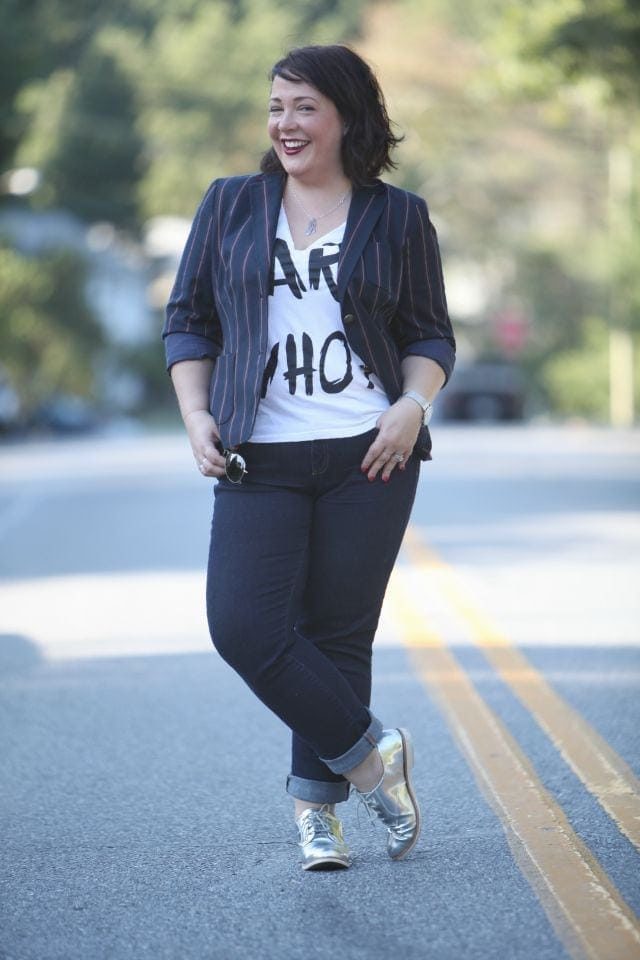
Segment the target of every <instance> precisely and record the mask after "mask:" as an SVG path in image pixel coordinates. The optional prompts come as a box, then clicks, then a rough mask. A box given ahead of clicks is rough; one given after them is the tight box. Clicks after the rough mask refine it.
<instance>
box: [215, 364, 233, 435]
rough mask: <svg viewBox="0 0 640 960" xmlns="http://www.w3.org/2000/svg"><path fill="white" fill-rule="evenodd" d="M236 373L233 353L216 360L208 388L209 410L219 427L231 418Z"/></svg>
mask: <svg viewBox="0 0 640 960" xmlns="http://www.w3.org/2000/svg"><path fill="white" fill-rule="evenodd" d="M235 372H236V355H235V353H223V354H221V355H220V356H219V357H218V359H217V360H216V365H215V367H214V368H213V374H212V375H211V386H210V388H209V410H210V411H211V415H212V416H213V418H214V420H215V421H216V423H217V424H218V426H220V424H221V423H226V422H227V420H229V419H230V418H231V414H232V413H233V395H234V384H235Z"/></svg>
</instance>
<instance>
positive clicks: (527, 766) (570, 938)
mask: <svg viewBox="0 0 640 960" xmlns="http://www.w3.org/2000/svg"><path fill="white" fill-rule="evenodd" d="M404 551H405V552H406V553H407V554H408V557H409V559H410V561H411V566H412V571H413V572H414V573H415V572H416V571H417V572H418V573H419V574H422V573H424V574H425V575H428V576H429V577H430V578H432V580H435V585H436V587H437V589H438V591H439V593H440V594H441V595H442V596H443V597H444V598H445V599H446V600H447V602H448V604H449V605H450V606H451V607H453V609H454V611H455V612H456V613H457V614H458V615H459V616H460V617H461V619H462V620H463V621H464V622H465V624H466V626H467V627H468V628H469V630H470V633H471V635H472V637H473V639H474V641H475V643H476V644H477V645H478V646H479V647H480V648H481V650H482V652H483V653H484V655H485V657H486V658H487V659H488V661H489V662H490V663H491V664H492V666H493V667H494V668H495V670H496V672H497V673H498V675H499V676H500V677H502V679H503V680H504V681H505V682H506V683H507V684H508V685H509V687H510V688H511V689H512V690H513V691H514V692H515V694H516V695H517V696H518V697H519V698H520V700H521V701H522V703H523V704H524V705H525V706H526V708H527V709H528V710H529V712H530V713H531V714H532V716H533V717H534V718H535V719H536V720H537V722H538V723H539V725H540V726H541V727H542V729H543V730H544V731H545V733H546V734H547V735H548V736H549V737H550V739H551V740H552V742H553V743H554V744H555V746H556V747H557V749H558V750H559V751H560V753H561V755H562V756H563V758H564V760H565V761H566V762H567V763H568V764H569V766H570V767H571V769H572V770H573V771H574V772H575V773H576V774H577V775H578V776H579V777H580V779H581V780H582V782H583V783H584V784H585V786H586V787H587V789H588V790H589V791H590V792H591V793H592V794H593V795H594V796H595V797H596V799H597V800H598V802H599V803H600V804H601V805H602V806H603V808H604V809H605V810H606V811H607V813H608V814H609V815H610V816H611V817H612V819H613V820H614V821H615V823H616V824H617V826H618V827H619V829H620V830H621V831H622V832H623V833H624V834H625V835H626V836H627V837H628V839H629V840H631V842H632V843H634V844H635V845H636V847H639V848H640V790H639V784H638V780H637V778H636V777H635V776H634V774H633V772H632V771H631V770H630V769H629V767H628V766H627V764H625V762H624V761H623V760H622V759H621V758H620V757H619V756H618V755H617V754H616V753H615V752H614V751H613V750H612V749H611V748H610V747H609V745H608V744H607V743H606V742H605V741H604V740H603V739H602V738H601V737H600V736H599V734H597V733H596V731H595V730H593V729H592V728H591V727H590V726H589V724H587V723H586V721H585V720H584V719H583V718H582V717H581V716H580V714H578V713H577V712H576V711H575V710H573V709H572V708H571V707H570V706H569V705H568V704H567V703H566V702H565V701H564V700H563V699H562V698H561V697H560V696H559V695H558V694H557V693H556V692H555V691H554V690H553V689H552V688H551V687H550V686H549V684H548V683H547V682H546V680H545V679H544V677H543V676H542V675H541V674H540V673H539V672H538V671H537V670H536V669H535V668H534V667H533V665H532V664H531V663H530V662H529V661H528V660H527V658H526V657H525V656H524V655H523V654H522V653H521V652H520V651H518V650H517V649H515V648H514V647H513V646H512V645H511V643H510V642H509V640H508V639H507V638H506V637H505V636H504V635H502V634H501V633H500V632H499V631H497V630H496V629H495V627H494V626H493V625H492V624H491V622H490V621H489V619H488V618H487V617H486V616H485V615H484V613H483V612H482V611H480V610H479V609H478V608H477V607H476V606H474V604H473V603H472V602H471V601H470V600H469V598H468V597H467V595H466V593H465V592H464V590H463V589H462V587H461V586H460V584H459V582H458V580H457V577H456V575H455V573H454V572H453V570H452V569H451V568H450V567H449V566H447V565H446V564H445V563H443V561H442V560H440V559H439V558H438V557H437V556H436V555H435V554H434V553H433V551H432V550H430V549H428V548H427V547H426V546H425V544H424V543H423V542H422V540H421V539H420V537H419V536H418V534H417V533H416V531H415V529H413V528H411V529H410V530H409V531H408V532H407V536H406V537H405V543H404ZM388 602H389V604H390V606H391V607H392V612H393V615H394V617H395V619H396V622H398V623H399V624H400V626H401V632H402V637H403V640H404V642H405V644H406V645H407V647H408V648H409V650H410V653H411V656H412V658H413V661H414V663H415V665H416V667H417V670H418V673H419V675H420V677H421V679H422V680H423V682H424V683H425V684H426V686H427V687H428V689H429V690H430V692H431V694H432V695H433V696H434V698H435V700H436V701H437V702H438V704H439V705H440V708H441V709H442V711H443V713H444V715H445V717H446V719H447V721H448V723H449V726H450V728H451V729H452V731H453V734H454V736H455V738H456V740H457V742H458V744H459V746H460V748H461V750H462V753H463V754H464V756H465V757H466V759H467V762H468V763H469V765H470V767H471V769H472V770H473V772H474V774H475V776H476V779H477V781H478V783H479V785H480V787H481V789H482V791H483V793H484V795H485V796H486V798H487V799H488V801H489V803H490V804H491V806H492V807H493V809H494V810H495V812H496V813H497V815H498V816H499V818H500V820H501V821H502V824H503V827H504V829H505V833H506V836H507V840H508V842H509V845H510V848H511V851H512V853H513V855H514V857H515V859H516V861H517V863H518V865H519V866H520V869H521V870H522V871H523V873H524V874H525V876H526V877H527V879H528V880H529V882H530V884H531V885H532V887H533V889H534V890H535V892H536V894H537V895H538V897H539V899H540V901H541V903H542V905H543V907H544V909H545V911H546V913H547V916H548V917H549V919H550V921H551V923H552V924H553V927H554V929H555V930H556V933H557V935H558V936H559V938H560V939H561V941H562V942H563V944H564V946H565V948H566V949H567V951H568V952H569V953H570V955H571V956H572V957H574V958H576V960H584V958H585V957H588V958H591V960H636V958H640V925H639V924H638V920H637V918H636V917H635V914H634V913H633V911H632V910H631V909H630V908H629V906H628V905H627V904H626V903H625V901H624V899H623V898H622V896H621V895H620V893H619V891H618V890H617V889H616V887H615V886H614V884H613V883H612V882H611V880H610V879H609V877H608V876H607V874H606V873H605V871H604V870H603V869H602V867H601V866H600V864H599V863H598V861H597V859H596V858H595V857H594V856H593V854H592V853H591V852H590V850H589V849H588V848H587V846H586V845H585V844H584V843H583V842H582V840H580V838H579V837H578V836H577V835H576V834H575V832H574V831H573V829H572V827H571V825H570V824H569V822H568V820H567V818H566V816H565V815H564V813H563V811H562V809H561V807H560V806H559V804H558V803H557V802H556V801H555V799H554V798H553V797H552V796H551V794H550V793H549V792H548V791H547V790H546V788H545V787H544V785H543V784H542V782H541V781H540V779H539V777H538V775H537V773H536V771H535V769H534V768H533V766H532V764H531V763H530V762H529V760H528V759H527V757H526V756H525V754H524V753H523V752H522V750H521V749H520V747H519V746H518V744H517V743H516V741H515V740H514V738H513V737H512V736H511V734H510V733H509V731H508V730H507V728H506V727H505V726H504V724H503V723H502V722H501V721H500V720H499V719H498V717H497V716H496V715H495V714H494V712H493V711H492V710H491V709H490V708H489V706H488V705H487V704H486V703H485V701H484V700H483V699H482V697H481V696H480V695H479V693H478V692H477V690H476V688H475V687H474V686H473V684H472V682H471V680H470V679H469V677H468V676H467V674H466V673H465V671H464V670H463V669H462V667H461V666H460V664H459V663H458V661H457V660H456V658H455V657H454V656H453V654H452V653H451V652H450V650H449V649H448V648H447V647H446V645H445V643H444V641H443V639H442V638H441V637H440V636H439V635H438V634H437V633H436V632H435V631H433V630H432V629H431V628H430V626H429V624H428V622H427V621H426V619H425V615H424V612H423V611H422V610H421V608H420V605H419V604H418V602H417V601H416V592H415V590H411V589H409V588H408V587H407V585H406V581H404V580H403V577H402V576H401V575H398V576H396V577H395V578H394V581H393V588H392V590H391V591H390V592H389V595H388Z"/></svg>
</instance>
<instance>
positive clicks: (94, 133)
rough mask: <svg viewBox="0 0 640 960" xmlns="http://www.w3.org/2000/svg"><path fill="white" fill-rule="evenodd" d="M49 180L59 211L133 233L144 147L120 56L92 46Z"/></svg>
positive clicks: (65, 118)
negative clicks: (63, 208) (111, 223)
mask: <svg viewBox="0 0 640 960" xmlns="http://www.w3.org/2000/svg"><path fill="white" fill-rule="evenodd" d="M56 134H57V136H56V141H55V144H54V146H53V149H52V152H51V155H50V157H49V159H48V162H47V163H46V164H45V169H44V177H45V180H46V181H48V183H49V184H50V186H51V188H52V190H53V194H54V200H55V202H56V204H57V205H59V206H63V207H67V208H68V209H70V210H72V211H73V212H74V213H76V214H77V215H78V216H79V217H81V218H82V219H84V220H88V221H93V220H108V221H112V222H113V223H115V224H117V225H118V226H122V227H130V228H131V227H133V226H135V224H136V223H137V219H138V200H137V191H138V184H139V182H140V180H141V178H142V177H143V175H144V142H143V139H142V137H141V135H140V134H139V133H138V131H137V107H136V102H135V95H134V91H133V86H132V83H131V81H130V80H129V78H128V77H127V76H126V74H125V72H124V71H123V69H122V66H121V64H120V63H119V61H118V59H117V57H116V56H115V55H114V53H113V52H112V51H111V50H109V49H105V48H104V45H102V44H101V43H100V42H99V41H96V42H94V43H92V44H91V45H90V46H89V47H88V48H87V50H86V51H85V53H84V54H83V57H82V60H81V62H80V64H79V66H78V70H77V72H76V75H75V79H74V82H73V84H72V86H71V90H70V92H69V96H68V102H67V105H66V109H65V111H64V113H63V115H62V117H61V118H60V124H59V127H58V129H57V131H56Z"/></svg>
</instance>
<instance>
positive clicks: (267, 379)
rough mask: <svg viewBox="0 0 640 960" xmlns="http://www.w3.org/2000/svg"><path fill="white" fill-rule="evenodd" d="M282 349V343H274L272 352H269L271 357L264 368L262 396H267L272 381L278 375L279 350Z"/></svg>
mask: <svg viewBox="0 0 640 960" xmlns="http://www.w3.org/2000/svg"><path fill="white" fill-rule="evenodd" d="M279 350H280V344H279V343H274V345H273V346H272V348H271V353H270V354H269V359H268V360H267V364H266V366H265V368H264V373H263V375H262V389H261V391H260V396H261V397H263V398H264V397H266V395H267V388H268V386H269V384H270V383H272V382H273V378H274V377H275V375H276V370H277V368H278V351H279Z"/></svg>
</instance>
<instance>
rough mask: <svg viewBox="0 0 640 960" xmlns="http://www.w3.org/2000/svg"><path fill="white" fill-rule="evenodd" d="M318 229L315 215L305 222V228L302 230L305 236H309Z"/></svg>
mask: <svg viewBox="0 0 640 960" xmlns="http://www.w3.org/2000/svg"><path fill="white" fill-rule="evenodd" d="M317 229H318V221H317V220H316V218H315V217H312V218H311V220H309V223H308V224H307V229H306V230H305V232H304V235H305V237H311V236H313V234H314V233H315V232H316V230H317Z"/></svg>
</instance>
